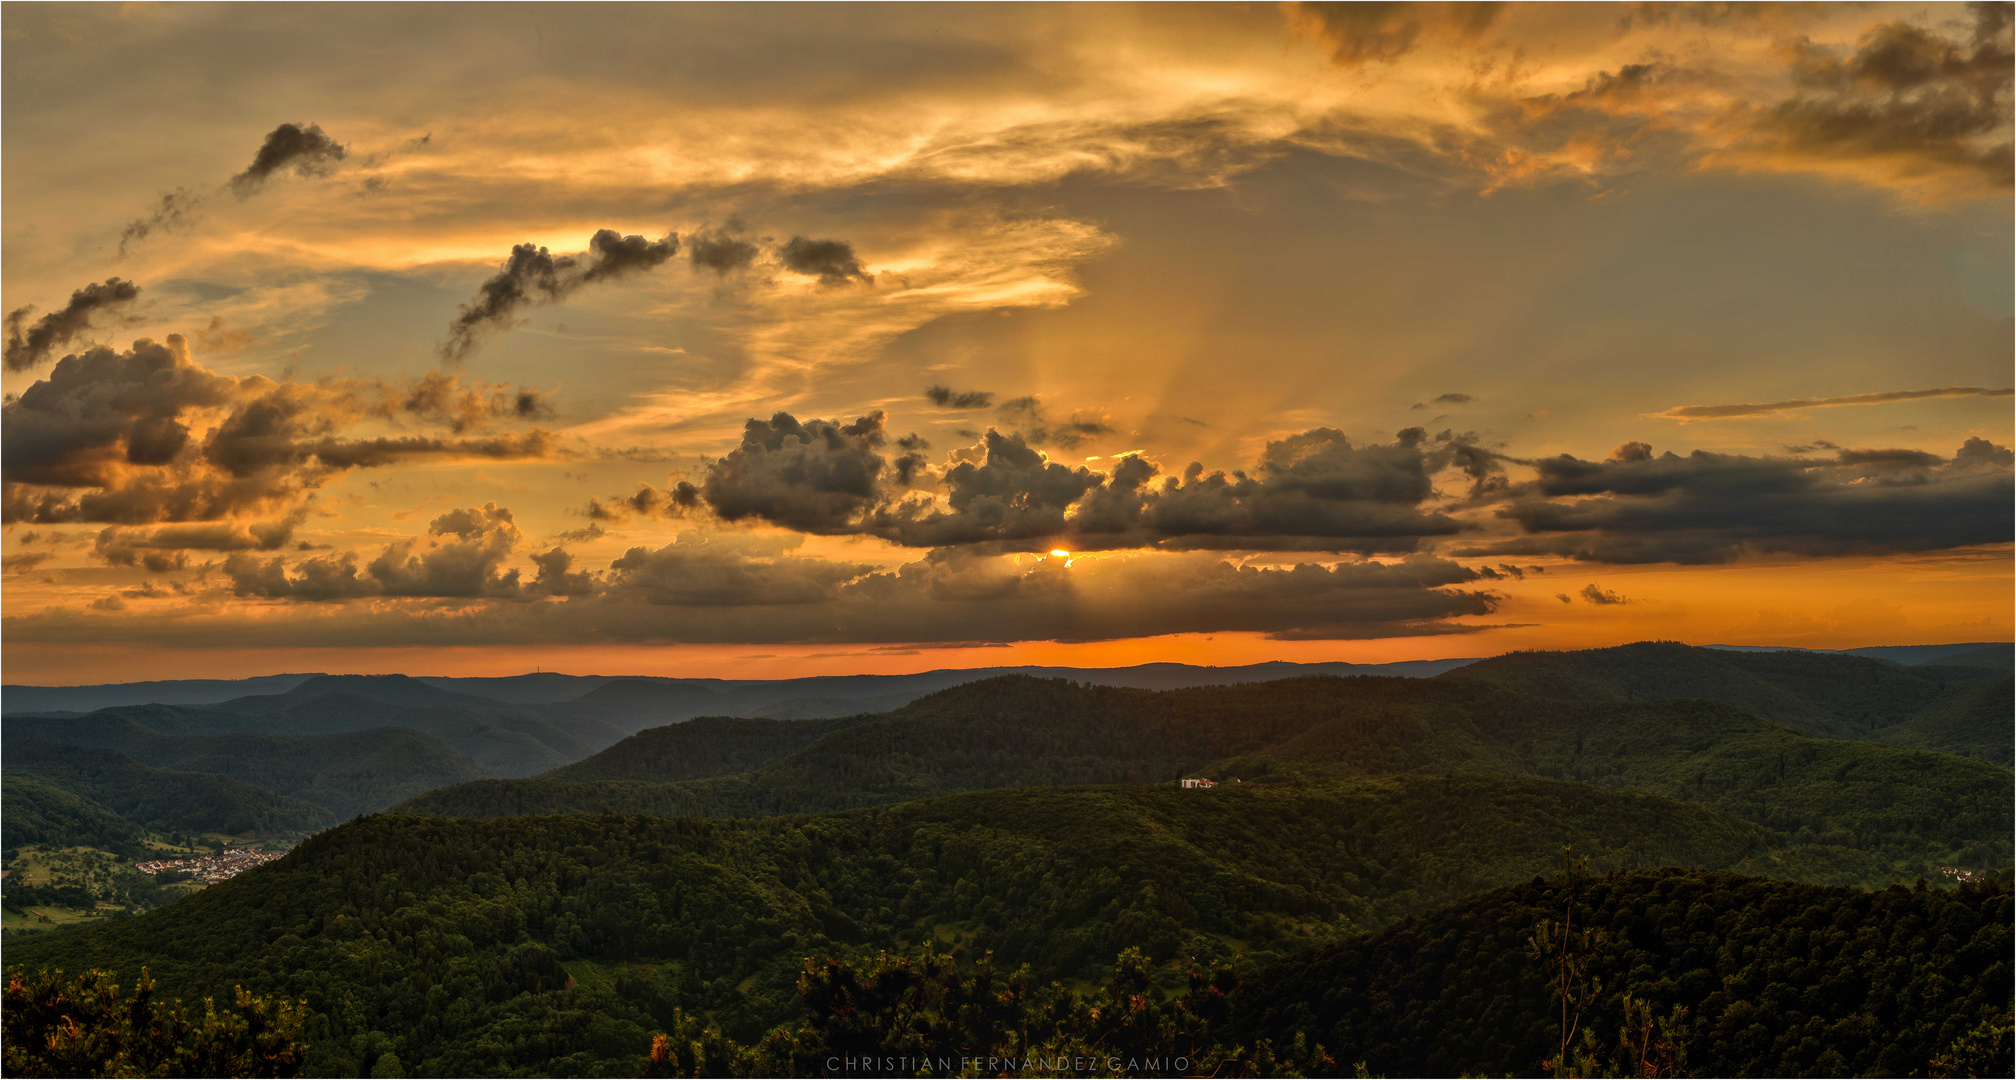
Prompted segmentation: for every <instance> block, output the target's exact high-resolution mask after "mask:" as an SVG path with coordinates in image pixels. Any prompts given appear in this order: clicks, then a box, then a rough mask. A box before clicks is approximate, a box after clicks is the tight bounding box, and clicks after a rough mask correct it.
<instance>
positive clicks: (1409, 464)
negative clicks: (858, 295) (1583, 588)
mask: <svg viewBox="0 0 2016 1080" xmlns="http://www.w3.org/2000/svg"><path fill="white" fill-rule="evenodd" d="M1003 408H1004V410H1008V412H1007V413H1006V415H1016V416H1023V417H1031V416H1033V417H1035V418H1036V419H1037V420H1038V421H1039V422H1040V419H1041V410H1040V407H1039V406H1038V405H1037V403H1036V402H1035V399H1033V398H1030V399H1021V400H1020V401H1016V402H1010V403H1009V404H1008V405H1006V406H1003ZM1041 429H1042V430H1043V431H1045V432H1046V434H1047V435H1048V436H1049V437H1051V438H1053V439H1055V438H1056V437H1057V428H1056V427H1055V426H1051V425H1047V424H1043V425H1041ZM887 441H888V440H887V437H886V435H885V433H884V418H883V416H882V414H881V413H879V412H877V413H873V414H870V415H869V416H865V417H862V418H860V419H858V420H856V421H855V422H854V423H853V424H849V425H844V426H843V425H840V424H837V423H833V422H828V421H822V420H808V421H805V422H803V423H800V422H799V421H798V420H797V419H796V418H794V417H792V416H791V415H790V414H788V413H778V414H776V415H775V416H773V417H772V418H771V419H770V420H768V421H763V420H753V419H752V420H750V421H749V422H748V424H747V426H746V428H745V431H744V435H743V440H742V445H741V446H740V447H738V448H737V449H736V450H735V451H733V452H731V453H729V454H728V455H726V456H724V457H722V458H720V459H718V460H717V461H715V462H714V463H713V464H711V465H710V466H709V467H708V469H707V473H706V476H705V477H704V478H703V479H702V481H701V482H700V483H699V484H698V485H697V489H698V495H699V497H700V500H701V501H703V502H704V503H705V504H706V506H707V507H708V509H710V510H711V511H712V512H713V514H714V515H715V516H717V517H719V518H720V519H722V520H724V521H730V522H735V521H742V520H746V519H750V518H755V519H758V520H762V521H765V522H768V523H770V524H774V525H781V526H784V527H786V528H790V529H795V530H798V531H801V532H808V533H815V534H820V535H853V534H861V533H867V534H871V535H874V536H879V537H882V538H883V539H886V540H891V541H894V542H896V543H899V544H903V545H906V546H911V547H942V546H948V545H949V546H966V545H991V546H992V547H993V548H994V549H999V550H1030V551H1037V550H1047V549H1048V548H1049V547H1052V546H1057V545H1068V546H1069V547H1070V548H1071V549H1072V550H1079V549H1085V550H1093V549H1099V550H1110V549H1119V548H1129V547H1151V546H1159V547H1163V548H1168V549H1172V550H1177V549H1189V548H1210V549H1237V550H1270V551H1304V550H1306V551H1357V552H1364V553H1370V552H1405V551H1412V550H1415V549H1416V548H1417V547H1418V546H1419V543H1420V541H1421V540H1422V539H1423V538H1424V537H1430V536H1443V535H1449V534H1453V533H1455V532H1458V531H1459V530H1461V529H1462V528H1463V527H1464V526H1463V525H1462V524H1461V523H1460V522H1458V521H1457V520H1456V519H1454V518H1452V517H1450V516H1448V515H1447V514H1445V513H1441V512H1438V511H1425V510H1424V509H1423V508H1422V504H1423V503H1425V502H1427V501H1429V500H1431V499H1434V498H1437V494H1436V491H1435V486H1434V479H1433V478H1434V475H1435V474H1436V473H1437V472H1439V471H1441V470H1443V469H1446V468H1456V469H1459V470H1462V471H1463V472H1464V473H1465V474H1466V475H1469V476H1470V477H1471V478H1472V480H1473V481H1474V483H1473V488H1472V497H1482V494H1481V493H1489V492H1495V491H1496V490H1497V489H1498V486H1502V484H1503V482H1504V478H1503V477H1502V475H1498V474H1499V472H1501V471H1502V470H1501V469H1500V466H1499V464H1498V462H1497V459H1496V458H1495V457H1494V456H1493V455H1491V454H1489V453H1487V452H1484V451H1481V450H1478V449H1477V448H1475V447H1473V446H1469V445H1467V444H1464V443H1459V442H1454V441H1451V438H1450V436H1449V434H1448V433H1446V432H1445V433H1443V435H1442V436H1441V438H1440V439H1439V440H1430V439H1429V438H1428V436H1427V435H1426V434H1425V433H1424V432H1422V431H1421V430H1420V429H1418V428H1409V429H1408V430H1407V431H1405V432H1402V433H1401V437H1400V439H1399V440H1398V441H1396V442H1394V443H1391V444H1369V445H1365V446H1358V445H1354V444H1353V443H1352V442H1351V440H1350V439H1348V438H1347V437H1345V435H1344V434H1343V433H1342V432H1339V431H1336V430H1334V429H1330V428H1318V429H1315V430H1312V431H1308V432H1304V433H1302V434H1299V435H1294V436H1290V437H1288V438H1286V439H1281V440H1277V441H1275V442H1272V443H1269V444H1268V446H1267V448H1266V450H1265V451H1264V452H1263V454H1262V455H1261V460H1260V462H1259V464H1258V466H1257V467H1256V468H1255V469H1254V470H1253V472H1252V473H1251V474H1250V475H1249V474H1248V473H1246V472H1243V471H1242V472H1237V473H1234V474H1233V475H1232V476H1231V477H1227V476H1226V475H1225V474H1224V473H1223V472H1213V473H1210V474H1206V473H1205V472H1204V468H1203V466H1202V465H1201V464H1192V465H1191V467H1190V468H1189V469H1187V470H1185V472H1184V474H1183V475H1182V476H1181V477H1180V478H1179V477H1167V478H1164V479H1163V480H1162V482H1161V484H1160V485H1156V484H1154V483H1152V481H1153V480H1154V479H1155V478H1156V477H1157V476H1158V475H1160V472H1161V470H1160V467H1159V466H1157V465H1156V464H1154V463H1153V462H1151V461H1149V460H1147V459H1146V458H1143V457H1141V456H1139V455H1137V454H1127V455H1123V456H1121V457H1119V458H1117V459H1116V460H1115V462H1114V464H1113V466H1112V469H1113V471H1112V473H1111V475H1110V476H1109V475H1108V474H1106V473H1102V472H1098V471H1095V470H1092V469H1090V468H1087V467H1086V466H1083V465H1067V464H1064V463H1060V462H1056V461H1052V460H1050V459H1049V458H1048V457H1047V456H1046V455H1045V454H1044V453H1043V452H1042V451H1041V450H1039V449H1038V448H1036V447H1035V446H1034V445H1033V440H1032V439H1031V438H1029V437H1028V436H1027V435H1025V434H1024V433H1021V432H1015V433H1006V434H1004V433H1002V432H1001V431H999V430H996V429H993V428H989V429H988V430H987V431H986V432H984V433H983V434H981V435H980V436H979V442H978V443H977V445H974V446H969V447H959V448H956V449H954V450H953V451H952V453H951V455H950V459H949V460H948V462H947V463H946V465H945V466H944V467H943V468H942V469H936V470H933V469H931V468H930V467H929V466H927V464H926V462H925V458H924V455H923V453H922V450H923V449H924V448H925V446H926V444H925V443H924V442H923V440H921V439H917V438H916V437H915V436H906V437H904V438H903V439H899V440H897V441H896V444H895V448H896V449H898V450H901V451H903V453H902V454H901V455H900V456H898V457H895V458H894V459H893V460H892V459H891V458H890V457H889V456H888V454H887V452H886V450H885V447H886V445H887ZM933 488H935V489H937V491H936V493H934V492H933V491H931V490H929V489H933ZM675 491H676V489H675ZM690 496H691V492H688V493H687V497H685V498H683V499H682V498H677V497H669V496H668V495H667V494H666V493H662V492H659V491H658V489H656V488H653V487H650V486H649V485H644V486H642V487H640V489H639V491H638V493H637V494H636V495H634V496H630V497H627V498H625V497H611V498H610V499H609V500H607V501H603V500H595V501H594V502H592V503H591V504H590V505H589V508H588V513H589V516H590V517H591V518H596V519H599V520H612V521H613V520H624V519H626V518H628V517H630V516H632V515H647V516H648V515H652V514H659V513H666V514H669V515H672V516H679V515H682V514H684V513H685V512H686V511H688V510H690V509H691V498H690Z"/></svg>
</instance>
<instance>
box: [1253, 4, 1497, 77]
mask: <svg viewBox="0 0 2016 1080" xmlns="http://www.w3.org/2000/svg"><path fill="white" fill-rule="evenodd" d="M1286 6H1287V10H1288V13H1289V19H1290V21H1291V22H1292V23H1293V24H1294V25H1295V26H1296V27H1297V28H1298V29H1300V30H1302V31H1303V32H1304V33H1307V34H1310V35H1311V36H1313V37H1315V38H1316V39H1317V40H1319V41H1321V42H1322V43H1323V44H1324V46H1325V47H1327V48H1328V49H1329V50H1330V57H1331V59H1333V60H1335V61H1336V62H1337V63H1338V64H1341V65H1343V66H1345V67H1358V66H1361V65H1364V64H1369V63H1375V62H1377V63H1384V64H1391V63H1393V62H1394V61H1396V60H1398V59H1400V58H1401V57H1402V56H1405V55H1406V54H1408V53H1410V52H1412V51H1414V49H1415V48H1417V47H1419V46H1421V45H1423V44H1427V43H1436V44H1460V43H1463V42H1468V41H1474V40H1476V39H1477V38H1479V37H1480V36H1482V35H1483V34H1484V33H1485V31H1487V30H1489V29H1490V28H1491V24H1492V22H1493V21H1494V20H1495V19H1496V18H1497V17H1498V14H1499V11H1500V9H1501V8H1502V7H1503V5H1501V4H1495V3H1433V2H1428V3H1379V2H1370V3H1323V2H1317V0H1303V2H1297V3H1291V4H1288V5H1286Z"/></svg>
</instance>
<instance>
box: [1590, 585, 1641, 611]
mask: <svg viewBox="0 0 2016 1080" xmlns="http://www.w3.org/2000/svg"><path fill="white" fill-rule="evenodd" d="M1579 595H1580V596H1581V597H1582V599H1584V600H1587V601H1589V602H1590V603H1592V604H1595V605H1596V606H1597V607H1607V606H1609V605H1611V604H1628V603H1630V602H1631V601H1630V599H1629V598H1627V597H1624V596H1621V595H1619V594H1617V593H1614V592H1608V591H1606V590H1604V589H1603V588H1602V587H1600V586H1598V585H1595V584H1593V583H1592V584H1589V585H1584V586H1582V592H1581V593H1580V594H1579Z"/></svg>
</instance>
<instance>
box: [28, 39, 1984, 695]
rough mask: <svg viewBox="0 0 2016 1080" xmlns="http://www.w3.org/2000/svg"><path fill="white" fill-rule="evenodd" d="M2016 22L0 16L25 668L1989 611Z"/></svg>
mask: <svg viewBox="0 0 2016 1080" xmlns="http://www.w3.org/2000/svg"><path fill="white" fill-rule="evenodd" d="M2011 10H2012V9H2011V6H2010V5H2008V4H1988V5H1972V6H1963V5H1948V4H1901V5H1884V4H1875V5H1864V4H1822V5H1805V4H1787V5H1779V4H1745V5H1724V4H1703V5H1662V4H1648V5H1618V6H1612V5H1603V4H1569V5H1546V4H1537V5H1526V4H1473V3H1427V4H1417V5H1395V4H1377V3H1368V4H1342V5H1330V4H1313V3H1311V4H1294V3H1291V4H1285V5H1270V4H1212V5H1172V6H1157V5H1148V6H1132V5H1005V6H996V5H989V4H959V5H937V4H897V5H842V4H817V5H808V6H797V5H789V4H763V5H703V4H680V5H662V6H661V5H612V6H601V5H594V4H569V5H561V6H548V5H541V4H515V5H504V6H477V5H460V4H452V5H422V4H359V5H343V4H337V5H319V4H318V5H307V4H285V5H259V4H242V5H208V4H147V3H127V4H94V5H76V6H73V5H65V4H34V5H28V4H12V5H7V6H6V7H5V9H4V10H0V29H4V40H0V62H4V70H0V93H4V97H0V139H4V147H5V156H4V166H0V197H4V208H5V210H4V215H0V292H4V298H0V303H4V308H5V311H6V313H7V314H6V328H5V332H6V345H5V363H4V371H0V390H4V394H5V398H4V406H0V481H4V530H0V553H4V574H0V605H4V612H0V662H4V667H5V678H6V681H7V682H9V683H26V684H45V685H48V684H65V683H99V682H120V681H130V680H136V679H159V678H201V677H239V676H246V675H254V674H262V673H270V672H279V671H368V672H395V671H396V672H406V673H409V674H437V675H458V674H466V675H496V674H510V673H515V672H520V671H530V670H535V669H543V670H563V671H572V672H576V673H581V674H589V673H599V674H626V673H628V674H664V675H686V676H722V677H733V678H774V677H792V676H798V675H808V674H833V673H848V672H883V673H892V672H903V671H917V670H927V669H931V668H940V667H981V666H995V665H1007V664H1027V663H1042V664H1071V665H1081V666H1113V665H1121V664H1133V663H1143V662H1149V661H1165V660H1166V661H1181V662H1187V663H1202V664H1245V663H1254V662H1260V661H1265V660H1296V661H1320V660H1348V661H1356V662H1364V663H1381V662H1389V661H1397V660H1405V659H1421V658H1430V657H1449V656H1485V655H1493V654H1496V653H1501V652H1505V651H1507V650H1511V649H1533V648H1546V649H1559V648H1587V647H1598V646H1604V645H1611V644H1618V643H1622V642H1628V641H1634V640H1643V639H1648V638H1657V639H1667V640H1682V641H1688V642H1692V643H1695V644H1710V643H1732V644H1772V645H1792V646H1803V647H1810V648H1848V647H1855V646H1865V645H1885V644H1906V643H1941V642H1964V641H1993V640H2008V639H2009V638H2010V637H2011V636H2012V632H2016V627H2012V591H2011V590H2012V574H2011V559H2012V545H2011V539H2012V532H2016V524H2012V511H2011V506H2012V485H2011V477H2012V467H2011V452H2010V449H2009V447H2010V446H2011V444H2012V441H2016V440H2012V435H2016V424H2012V413H2011V405H2012V397H2011V389H2010V387H2011V383H2012V375H2011V372H2012V359H2016V358H2012V333H2016V323H2012V295H2016V273H2012V258H2011V252H2012V225H2011V177H2012V151H2011V136H2012V120H2011V70H2012V67H2011V26H2010V24H2011Z"/></svg>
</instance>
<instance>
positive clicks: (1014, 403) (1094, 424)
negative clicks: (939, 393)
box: [926, 391, 1114, 450]
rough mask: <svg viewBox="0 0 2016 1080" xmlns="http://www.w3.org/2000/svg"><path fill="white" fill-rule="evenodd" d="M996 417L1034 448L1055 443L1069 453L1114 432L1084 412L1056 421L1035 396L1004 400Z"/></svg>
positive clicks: (1109, 426)
mask: <svg viewBox="0 0 2016 1080" xmlns="http://www.w3.org/2000/svg"><path fill="white" fill-rule="evenodd" d="M926 393H927V394H928V393H929V391H926ZM988 396H990V397H991V396H992V395H988ZM994 415H995V416H997V417H999V418H1000V419H1001V422H1002V423H1004V424H1007V425H1010V426H1012V427H1015V428H1017V429H1018V430H1019V432H1020V434H1021V436H1022V438H1023V439H1025V440H1026V441H1027V442H1028V443H1029V444H1030V445H1031V446H1043V445H1045V444H1048V443H1055V444H1056V445H1058V446H1060V447H1063V448H1064V449H1066V450H1075V449H1077V448H1078V447H1079V446H1080V445H1082V444H1084V443H1085V441H1086V440H1088V439H1096V438H1098V437H1100V436H1101V435H1111V434H1113V433H1114V429H1113V427H1112V425H1110V424H1108V423H1106V422H1105V421H1104V420H1101V419H1099V418H1097V417H1092V416H1087V415H1085V414H1083V413H1072V414H1071V418H1070V419H1069V420H1064V421H1053V420H1051V419H1050V417H1049V415H1048V414H1047V413H1046V412H1045V411H1044V409H1043V401H1042V399H1040V398H1037V397H1033V396H1032V397H1019V398H1015V399H1013V400H1010V401H1004V402H1002V403H1001V407H1000V408H998V409H996V410H994Z"/></svg>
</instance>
